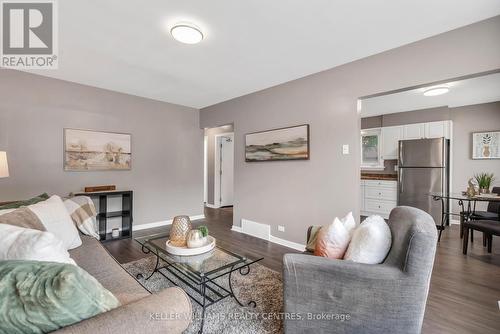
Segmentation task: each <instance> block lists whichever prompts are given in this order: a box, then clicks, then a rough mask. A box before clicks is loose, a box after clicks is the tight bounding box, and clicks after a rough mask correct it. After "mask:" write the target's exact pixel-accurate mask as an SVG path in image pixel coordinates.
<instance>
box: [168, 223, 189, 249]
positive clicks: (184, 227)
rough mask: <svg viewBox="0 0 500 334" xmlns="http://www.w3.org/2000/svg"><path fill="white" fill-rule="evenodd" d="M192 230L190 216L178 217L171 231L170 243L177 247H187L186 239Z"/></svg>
mask: <svg viewBox="0 0 500 334" xmlns="http://www.w3.org/2000/svg"><path fill="white" fill-rule="evenodd" d="M190 230H191V220H190V219H189V217H188V216H176V217H175V218H174V221H173V222H172V228H171V229H170V243H171V244H172V245H173V246H176V247H185V246H186V237H187V234H188V232H189V231H190Z"/></svg>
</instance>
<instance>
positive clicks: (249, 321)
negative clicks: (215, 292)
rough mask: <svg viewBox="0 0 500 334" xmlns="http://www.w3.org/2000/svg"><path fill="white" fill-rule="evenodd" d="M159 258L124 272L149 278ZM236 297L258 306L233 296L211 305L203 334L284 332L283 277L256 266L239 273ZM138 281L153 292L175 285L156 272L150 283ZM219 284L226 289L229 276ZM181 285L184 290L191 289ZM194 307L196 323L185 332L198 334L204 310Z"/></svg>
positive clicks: (130, 266)
mask: <svg viewBox="0 0 500 334" xmlns="http://www.w3.org/2000/svg"><path fill="white" fill-rule="evenodd" d="M155 262H156V258H155V257H147V258H144V259H141V260H138V261H134V262H129V263H126V264H124V265H123V267H124V268H125V270H127V271H128V272H129V273H130V274H132V275H133V276H134V277H136V275H137V274H144V275H145V276H146V277H147V276H149V273H151V272H152V270H153V268H154V267H155ZM231 281H232V285H233V290H234V294H235V295H236V296H237V297H238V299H239V300H240V301H241V302H242V303H243V304H244V305H246V303H247V302H248V301H250V300H253V301H255V302H256V303H257V306H256V307H255V308H253V307H249V306H247V307H241V306H240V305H239V304H238V303H237V302H236V301H235V300H234V299H233V298H232V297H228V298H226V299H224V300H222V301H220V302H218V303H216V304H214V305H211V306H209V307H208V308H207V309H206V312H205V324H204V326H203V333H207V334H209V333H228V334H229V333H231V334H232V333H248V334H255V333H282V332H283V322H282V320H281V318H282V312H283V285H282V281H281V274H280V273H278V272H276V271H274V270H271V269H269V268H267V267H265V266H263V265H260V264H258V263H254V264H252V265H251V270H250V273H249V274H248V275H245V276H243V275H240V273H239V272H238V271H236V272H234V273H233V276H232V278H231ZM139 282H140V283H141V284H142V285H143V286H144V287H146V289H148V290H149V291H151V292H152V293H155V292H158V291H161V290H163V289H166V288H168V287H171V286H174V285H173V284H172V283H170V282H169V281H168V280H167V279H166V278H164V277H163V276H162V275H161V274H159V273H155V274H154V275H153V276H152V277H151V278H150V279H149V280H147V281H146V280H145V279H144V278H141V279H139ZM217 283H218V284H220V285H221V286H223V287H225V288H227V287H228V284H227V278H226V276H225V277H223V278H222V279H221V278H219V279H217ZM180 286H181V287H182V288H184V289H189V287H186V286H183V285H182V284H180ZM191 302H192V305H193V313H194V314H193V322H192V323H191V325H190V326H189V327H188V329H187V330H186V331H185V333H192V334H194V333H198V330H199V329H200V325H201V320H200V319H201V311H202V308H201V306H200V305H198V304H197V303H196V302H194V301H192V300H191Z"/></svg>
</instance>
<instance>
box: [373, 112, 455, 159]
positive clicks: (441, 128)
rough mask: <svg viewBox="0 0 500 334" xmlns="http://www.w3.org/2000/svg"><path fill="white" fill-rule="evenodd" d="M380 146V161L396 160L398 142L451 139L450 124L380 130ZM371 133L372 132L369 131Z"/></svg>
mask: <svg viewBox="0 0 500 334" xmlns="http://www.w3.org/2000/svg"><path fill="white" fill-rule="evenodd" d="M380 129H381V136H380V146H381V158H382V160H390V159H397V158H398V142H399V141H400V140H405V139H421V138H441V137H444V138H446V139H451V136H452V122H451V121H438V122H428V123H416V124H406V125H400V126H387V127H383V128H380ZM371 131H373V130H371Z"/></svg>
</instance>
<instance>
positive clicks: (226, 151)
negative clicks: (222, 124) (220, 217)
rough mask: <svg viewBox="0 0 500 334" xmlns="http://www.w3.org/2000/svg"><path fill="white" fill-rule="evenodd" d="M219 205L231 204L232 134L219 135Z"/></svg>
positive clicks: (232, 172)
mask: <svg viewBox="0 0 500 334" xmlns="http://www.w3.org/2000/svg"><path fill="white" fill-rule="evenodd" d="M219 147H220V164H219V166H220V171H219V173H220V185H219V187H220V188H219V189H220V190H219V194H220V198H219V200H220V206H228V205H233V177H234V140H233V135H227V136H221V137H219Z"/></svg>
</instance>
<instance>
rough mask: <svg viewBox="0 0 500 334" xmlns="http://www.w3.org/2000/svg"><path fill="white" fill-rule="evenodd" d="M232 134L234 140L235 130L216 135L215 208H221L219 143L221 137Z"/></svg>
mask: <svg viewBox="0 0 500 334" xmlns="http://www.w3.org/2000/svg"><path fill="white" fill-rule="evenodd" d="M228 136H231V137H232V138H233V142H234V132H224V133H219V134H216V135H215V136H214V145H215V150H214V208H220V204H221V203H220V188H219V187H218V185H219V184H220V174H219V171H220V147H219V145H217V142H218V140H219V137H228ZM233 170H234V165H233Z"/></svg>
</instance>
